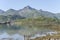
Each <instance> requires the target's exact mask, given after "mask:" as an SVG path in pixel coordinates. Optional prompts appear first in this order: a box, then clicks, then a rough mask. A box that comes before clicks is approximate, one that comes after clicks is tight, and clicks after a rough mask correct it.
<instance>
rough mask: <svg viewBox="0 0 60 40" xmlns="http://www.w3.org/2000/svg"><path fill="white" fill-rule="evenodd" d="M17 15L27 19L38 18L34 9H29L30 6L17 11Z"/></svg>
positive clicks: (37, 13) (38, 14)
mask: <svg viewBox="0 0 60 40" xmlns="http://www.w3.org/2000/svg"><path fill="white" fill-rule="evenodd" d="M19 14H20V15H21V16H24V17H27V18H35V17H38V16H40V12H39V11H38V10H36V9H34V8H31V7H30V6H26V7H24V8H23V9H21V10H19Z"/></svg>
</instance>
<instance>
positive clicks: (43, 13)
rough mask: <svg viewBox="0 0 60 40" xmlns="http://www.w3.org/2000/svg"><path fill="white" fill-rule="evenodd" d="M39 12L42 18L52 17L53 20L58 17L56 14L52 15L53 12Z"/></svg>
mask: <svg viewBox="0 0 60 40" xmlns="http://www.w3.org/2000/svg"><path fill="white" fill-rule="evenodd" d="M39 11H40V14H41V15H42V16H45V17H51V18H55V17H56V15H55V14H54V13H51V12H48V11H43V10H42V9H40V10H39Z"/></svg>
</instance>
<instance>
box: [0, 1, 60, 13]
mask: <svg viewBox="0 0 60 40" xmlns="http://www.w3.org/2000/svg"><path fill="white" fill-rule="evenodd" d="M28 5H29V6H31V7H32V8H35V9H37V10H40V9H42V10H44V11H50V12H53V13H60V0H0V9H2V10H5V11H6V10H8V9H15V10H19V9H22V8H24V7H25V6H28Z"/></svg>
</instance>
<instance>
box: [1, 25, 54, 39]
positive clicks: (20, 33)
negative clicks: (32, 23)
mask: <svg viewBox="0 0 60 40" xmlns="http://www.w3.org/2000/svg"><path fill="white" fill-rule="evenodd" d="M0 26H1V27H0V39H1V38H9V37H10V38H14V40H15V39H19V40H24V35H32V38H33V35H34V36H35V37H40V36H45V35H46V33H47V32H53V31H52V30H50V29H44V28H40V29H37V28H35V29H33V28H28V27H22V26H17V25H9V26H8V25H0ZM35 34H36V35H35ZM39 34H40V35H39Z"/></svg>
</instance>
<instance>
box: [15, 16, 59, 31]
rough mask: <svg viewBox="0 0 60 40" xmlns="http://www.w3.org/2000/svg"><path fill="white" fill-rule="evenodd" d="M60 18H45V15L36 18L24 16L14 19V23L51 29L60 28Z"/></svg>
mask: <svg viewBox="0 0 60 40" xmlns="http://www.w3.org/2000/svg"><path fill="white" fill-rule="evenodd" d="M59 23H60V20H58V19H56V18H47V17H38V18H26V19H20V20H16V21H15V24H16V25H20V26H24V27H29V28H38V29H40V28H41V29H42V28H43V29H44V28H47V29H53V30H60V25H59Z"/></svg>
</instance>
